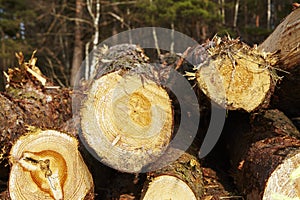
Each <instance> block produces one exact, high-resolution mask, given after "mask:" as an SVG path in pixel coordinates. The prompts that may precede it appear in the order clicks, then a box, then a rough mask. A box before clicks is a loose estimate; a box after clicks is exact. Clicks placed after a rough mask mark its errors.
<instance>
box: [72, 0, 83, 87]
mask: <svg viewBox="0 0 300 200" xmlns="http://www.w3.org/2000/svg"><path fill="white" fill-rule="evenodd" d="M82 9H83V0H76V19H81V18H82ZM74 29H75V30H74V37H75V38H74V51H73V61H72V69H71V77H70V85H71V86H74V84H75V81H76V78H80V77H77V76H78V75H79V74H80V73H79V70H80V66H81V63H82V61H83V42H82V40H81V37H82V34H81V31H82V27H81V24H80V22H79V21H78V20H76V21H75V28H74Z"/></svg>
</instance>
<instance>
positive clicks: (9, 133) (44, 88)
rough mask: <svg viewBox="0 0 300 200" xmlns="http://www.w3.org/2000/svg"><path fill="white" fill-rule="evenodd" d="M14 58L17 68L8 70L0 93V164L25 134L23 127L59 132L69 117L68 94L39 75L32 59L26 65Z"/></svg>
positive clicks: (20, 56)
mask: <svg viewBox="0 0 300 200" xmlns="http://www.w3.org/2000/svg"><path fill="white" fill-rule="evenodd" d="M17 57H18V60H19V64H20V66H19V67H17V68H13V69H9V70H8V73H7V74H6V79H7V80H6V83H7V85H6V90H5V92H3V93H0V121H1V123H0V149H1V152H0V162H1V161H2V160H5V158H6V156H7V154H8V152H9V151H10V148H11V145H12V144H13V143H14V142H15V140H16V139H18V137H19V136H21V135H23V134H24V133H25V132H26V129H25V124H27V125H31V126H37V127H40V128H48V129H57V130H61V129H63V128H64V127H65V124H66V122H67V121H68V120H70V119H71V117H72V110H71V94H72V92H71V91H70V90H69V89H61V88H59V87H56V86H54V84H53V83H52V82H51V81H49V80H48V79H47V78H46V77H45V76H44V75H42V74H41V73H40V70H39V69H38V67H37V66H35V63H36V58H35V57H34V55H33V56H32V58H31V59H30V60H29V61H28V62H25V61H24V58H23V55H22V54H21V53H19V54H17ZM72 134H73V135H75V132H74V131H73V132H72ZM3 158H4V159H3Z"/></svg>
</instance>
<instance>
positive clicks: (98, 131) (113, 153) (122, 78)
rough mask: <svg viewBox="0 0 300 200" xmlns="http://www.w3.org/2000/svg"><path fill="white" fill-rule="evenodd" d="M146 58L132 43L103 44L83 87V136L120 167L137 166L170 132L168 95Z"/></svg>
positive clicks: (134, 168) (161, 149)
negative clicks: (106, 47) (86, 84)
mask: <svg viewBox="0 0 300 200" xmlns="http://www.w3.org/2000/svg"><path fill="white" fill-rule="evenodd" d="M147 59H148V58H147V57H146V56H145V55H144V54H143V53H142V51H141V49H140V48H139V47H137V46H135V45H126V44H125V45H117V46H114V47H112V48H109V49H106V50H105V53H104V55H102V56H100V57H99V61H100V65H99V66H98V68H97V70H96V71H97V73H96V74H94V78H93V80H92V82H91V83H90V84H89V89H88V90H87V91H86V92H84V93H87V96H86V97H85V98H84V99H83V105H82V108H81V110H80V113H81V128H82V138H83V141H84V143H85V145H86V146H87V147H88V149H92V151H94V152H95V155H96V157H98V158H99V159H101V161H102V162H104V163H106V164H107V165H109V166H110V167H112V168H115V169H117V170H120V171H125V172H131V173H132V172H134V173H136V172H140V171H141V170H142V168H143V167H144V166H145V165H147V164H149V163H151V162H153V161H154V160H155V159H156V158H157V157H158V156H160V155H161V154H162V153H163V152H164V150H165V149H166V147H167V145H168V143H169V142H170V139H171V136H172V133H173V123H174V122H173V111H172V105H171V100H170V97H169V95H168V93H167V91H166V90H165V89H164V88H163V87H161V86H160V85H159V82H158V79H155V77H154V73H153V72H151V70H153V67H151V66H150V65H149V64H147V62H146V60H147ZM109 60H110V61H109ZM107 61H109V63H108V62H107ZM101 62H102V63H101ZM152 75H153V76H152ZM160 78H162V77H160Z"/></svg>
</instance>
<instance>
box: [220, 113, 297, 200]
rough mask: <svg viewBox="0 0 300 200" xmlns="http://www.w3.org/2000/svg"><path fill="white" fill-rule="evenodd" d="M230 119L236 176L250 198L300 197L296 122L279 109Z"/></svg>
mask: <svg viewBox="0 0 300 200" xmlns="http://www.w3.org/2000/svg"><path fill="white" fill-rule="evenodd" d="M230 118H231V120H230V121H228V123H227V124H226V125H225V132H226V134H228V140H229V141H230V142H229V143H228V147H229V148H230V149H229V151H230V152H231V161H232V164H233V166H234V171H235V173H234V175H233V177H234V179H235V182H236V185H237V187H238V189H239V190H240V191H241V192H242V193H243V194H244V195H245V197H246V199H249V200H250V199H251V200H256V199H257V200H258V199H265V200H267V199H293V198H297V197H299V196H298V195H299V191H300V190H299V180H300V179H299V176H298V175H299V174H297V173H298V171H299V163H300V140H299V139H298V138H299V136H300V134H299V132H298V130H297V129H296V127H295V126H294V125H293V124H292V122H291V121H290V120H289V119H288V118H287V117H286V116H285V115H284V114H283V113H282V112H280V111H278V110H268V111H266V112H263V113H259V114H253V115H252V116H251V120H249V118H247V116H244V115H241V114H238V115H236V116H234V115H233V117H232V115H230V116H229V119H230ZM236 121H238V122H239V123H238V124H236V123H234V122H236ZM230 124H231V125H230Z"/></svg>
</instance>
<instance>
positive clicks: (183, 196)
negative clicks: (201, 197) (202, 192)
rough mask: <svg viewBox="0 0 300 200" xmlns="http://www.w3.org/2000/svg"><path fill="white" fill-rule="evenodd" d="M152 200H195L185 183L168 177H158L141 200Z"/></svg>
mask: <svg viewBox="0 0 300 200" xmlns="http://www.w3.org/2000/svg"><path fill="white" fill-rule="evenodd" d="M153 199H178V200H179V199H180V200H197V198H196V196H195V194H194V193H193V191H192V190H191V188H190V187H189V186H188V185H187V184H186V183H185V182H183V181H182V180H180V179H178V178H176V177H174V176H169V175H163V176H158V177H156V178H154V179H153V181H152V182H151V183H150V185H149V187H148V190H147V192H146V194H145V196H144V198H143V200H153Z"/></svg>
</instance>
